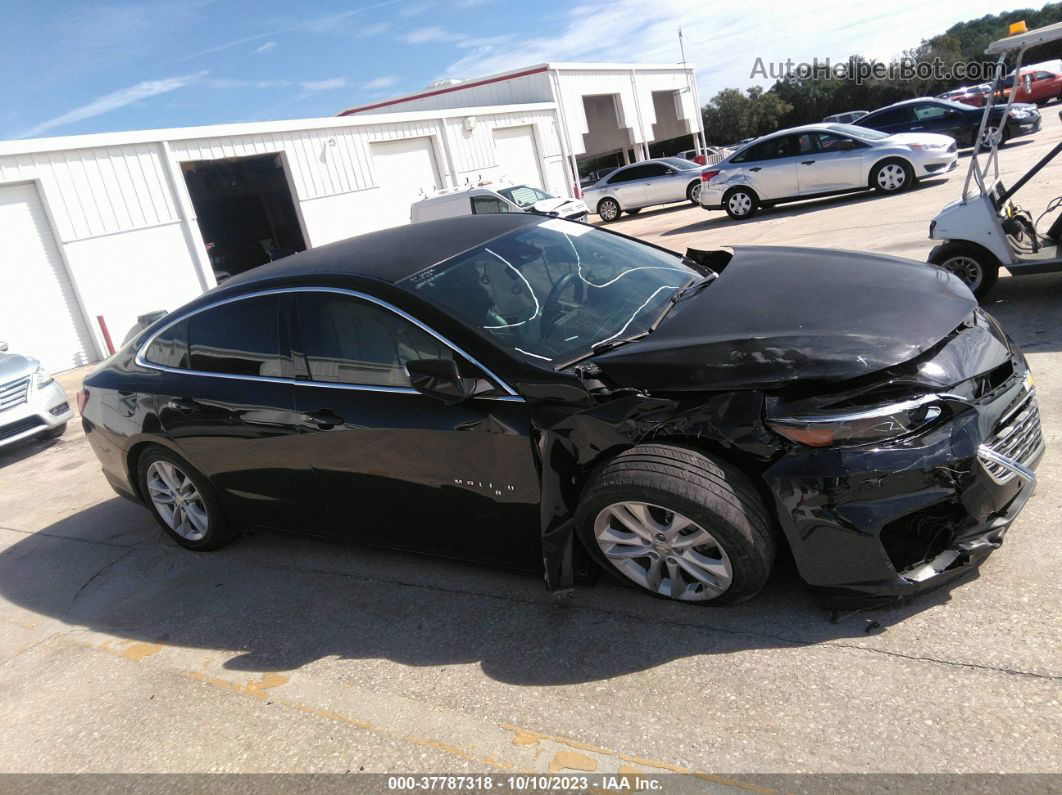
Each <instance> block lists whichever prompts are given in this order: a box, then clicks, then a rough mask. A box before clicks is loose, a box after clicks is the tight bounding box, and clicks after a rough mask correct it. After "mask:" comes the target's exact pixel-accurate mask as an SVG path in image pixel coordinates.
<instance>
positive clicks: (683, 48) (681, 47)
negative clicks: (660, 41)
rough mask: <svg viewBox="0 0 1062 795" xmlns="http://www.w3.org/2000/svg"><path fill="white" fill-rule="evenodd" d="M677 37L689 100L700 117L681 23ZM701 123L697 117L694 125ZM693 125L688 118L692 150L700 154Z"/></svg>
mask: <svg viewBox="0 0 1062 795" xmlns="http://www.w3.org/2000/svg"><path fill="white" fill-rule="evenodd" d="M678 39H679V52H680V53H682V73H683V74H684V75H685V76H686V90H687V91H688V92H689V94H690V102H691V103H692V105H693V109H694V112H695V113H696V114H697V115H698V117H700V116H701V115H702V114H701V107H700V105H699V104H698V103H697V92H696V91H694V90H693V86H692V85H690V73H689V70H688V69H687V68H686V42H685V40H684V39H683V38H682V26H681V25H679V29H678ZM702 124H703V122H701V121H700V119H698V120H697V122H696V127H700V126H701V125H702ZM694 126H695V125H694V120H693V119H690V127H691V130H690V134H691V135H692V136H693V151H694V153H695V154H701V139H700V138H699V137H698V135H697V130H696V129H692V128H694ZM704 154H707V150H705V152H704Z"/></svg>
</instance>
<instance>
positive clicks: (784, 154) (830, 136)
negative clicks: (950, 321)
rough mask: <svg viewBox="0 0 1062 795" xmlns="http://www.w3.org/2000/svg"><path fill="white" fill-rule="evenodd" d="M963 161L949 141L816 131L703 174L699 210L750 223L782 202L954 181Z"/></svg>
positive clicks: (797, 132) (832, 127)
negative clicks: (951, 178)
mask: <svg viewBox="0 0 1062 795" xmlns="http://www.w3.org/2000/svg"><path fill="white" fill-rule="evenodd" d="M958 157H959V155H958V152H957V151H956V145H955V141H954V140H953V139H952V138H950V137H948V136H947V135H937V134H935V133H897V134H895V135H889V134H888V133H883V132H880V131H878V130H871V129H869V128H866V127H854V126H850V125H847V124H810V125H808V126H806V127H794V128H793V129H790V130H781V131H780V132H777V133H774V134H772V135H768V136H764V137H763V138H758V139H757V140H755V141H753V142H752V143H751V144H749V145H748V146H745V147H744V148H742V149H740V150H738V151H737V152H736V153H734V154H733V155H731V156H730V157H728V158H726V159H725V160H722V161H721V162H719V163H716V164H715V165H714V166H711V167H709V168H707V169H705V171H704V174H703V175H702V177H701V178H702V180H703V181H704V184H703V187H702V188H701V195H700V204H701V207H703V208H704V209H706V210H726V212H727V214H728V215H729V216H730V217H731V218H748V217H749V216H750V215H752V214H753V213H755V212H756V210H757V208H759V207H770V206H771V205H774V204H777V203H779V202H785V201H795V200H798V199H808V198H812V197H816V196H828V195H831V194H835V193H845V192H848V191H854V190H869V189H871V188H873V189H874V190H877V191H879V192H881V193H898V192H900V191H902V190H906V189H907V188H909V187H910V186H911V185H913V184H914V183H915V181H916V180H918V179H921V178H923V177H939V176H944V175H946V174H948V173H949V172H950V171H951V170H952V169H954V168H955V167H956V166H957V165H958Z"/></svg>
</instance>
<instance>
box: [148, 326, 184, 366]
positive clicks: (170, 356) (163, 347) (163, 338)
mask: <svg viewBox="0 0 1062 795" xmlns="http://www.w3.org/2000/svg"><path fill="white" fill-rule="evenodd" d="M144 360H145V361H147V362H148V363H150V364H157V365H160V366H161V367H176V368H178V369H181V370H187V369H188V320H187V319H186V320H181V321H179V322H177V323H174V324H173V325H172V326H170V327H169V328H167V329H163V330H162V331H161V332H159V334H158V335H157V336H156V337H155V339H153V340H152V341H151V344H150V345H148V346H147V348H145V349H144Z"/></svg>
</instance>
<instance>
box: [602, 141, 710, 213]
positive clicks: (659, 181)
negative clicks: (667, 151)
mask: <svg viewBox="0 0 1062 795" xmlns="http://www.w3.org/2000/svg"><path fill="white" fill-rule="evenodd" d="M704 169H705V166H700V165H697V164H696V163H694V162H692V161H689V160H683V159H682V158H679V157H661V158H657V159H656V160H643V161H642V162H640V163H633V164H631V165H629V166H623V167H622V168H617V169H616V170H615V171H613V172H611V173H610V174H609V175H608V176H607V177H605V178H604V179H602V180H600V181H599V182H596V183H594V184H593V185H591V186H590V187H587V188H583V201H584V202H586V206H587V207H589V208H590V209H591V210H592V211H593V212H596V213H597V214H598V215H599V216H601V220H602V221H615V220H616V219H617V218H619V217H620V213H624V212H626V213H630V214H632V215H633V214H634V213H636V212H638V211H639V210H640V209H642V208H643V207H652V206H653V205H656V204H671V203H672V202H680V201H683V200H686V201H689V202H692V203H693V204H697V201H698V199H699V198H700V194H701V172H702V171H704Z"/></svg>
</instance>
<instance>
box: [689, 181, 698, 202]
mask: <svg viewBox="0 0 1062 795" xmlns="http://www.w3.org/2000/svg"><path fill="white" fill-rule="evenodd" d="M686 199H687V201H689V203H690V204H700V203H701V181H700V180H697V181H696V182H691V183H690V186H689V187H688V188H686Z"/></svg>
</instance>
